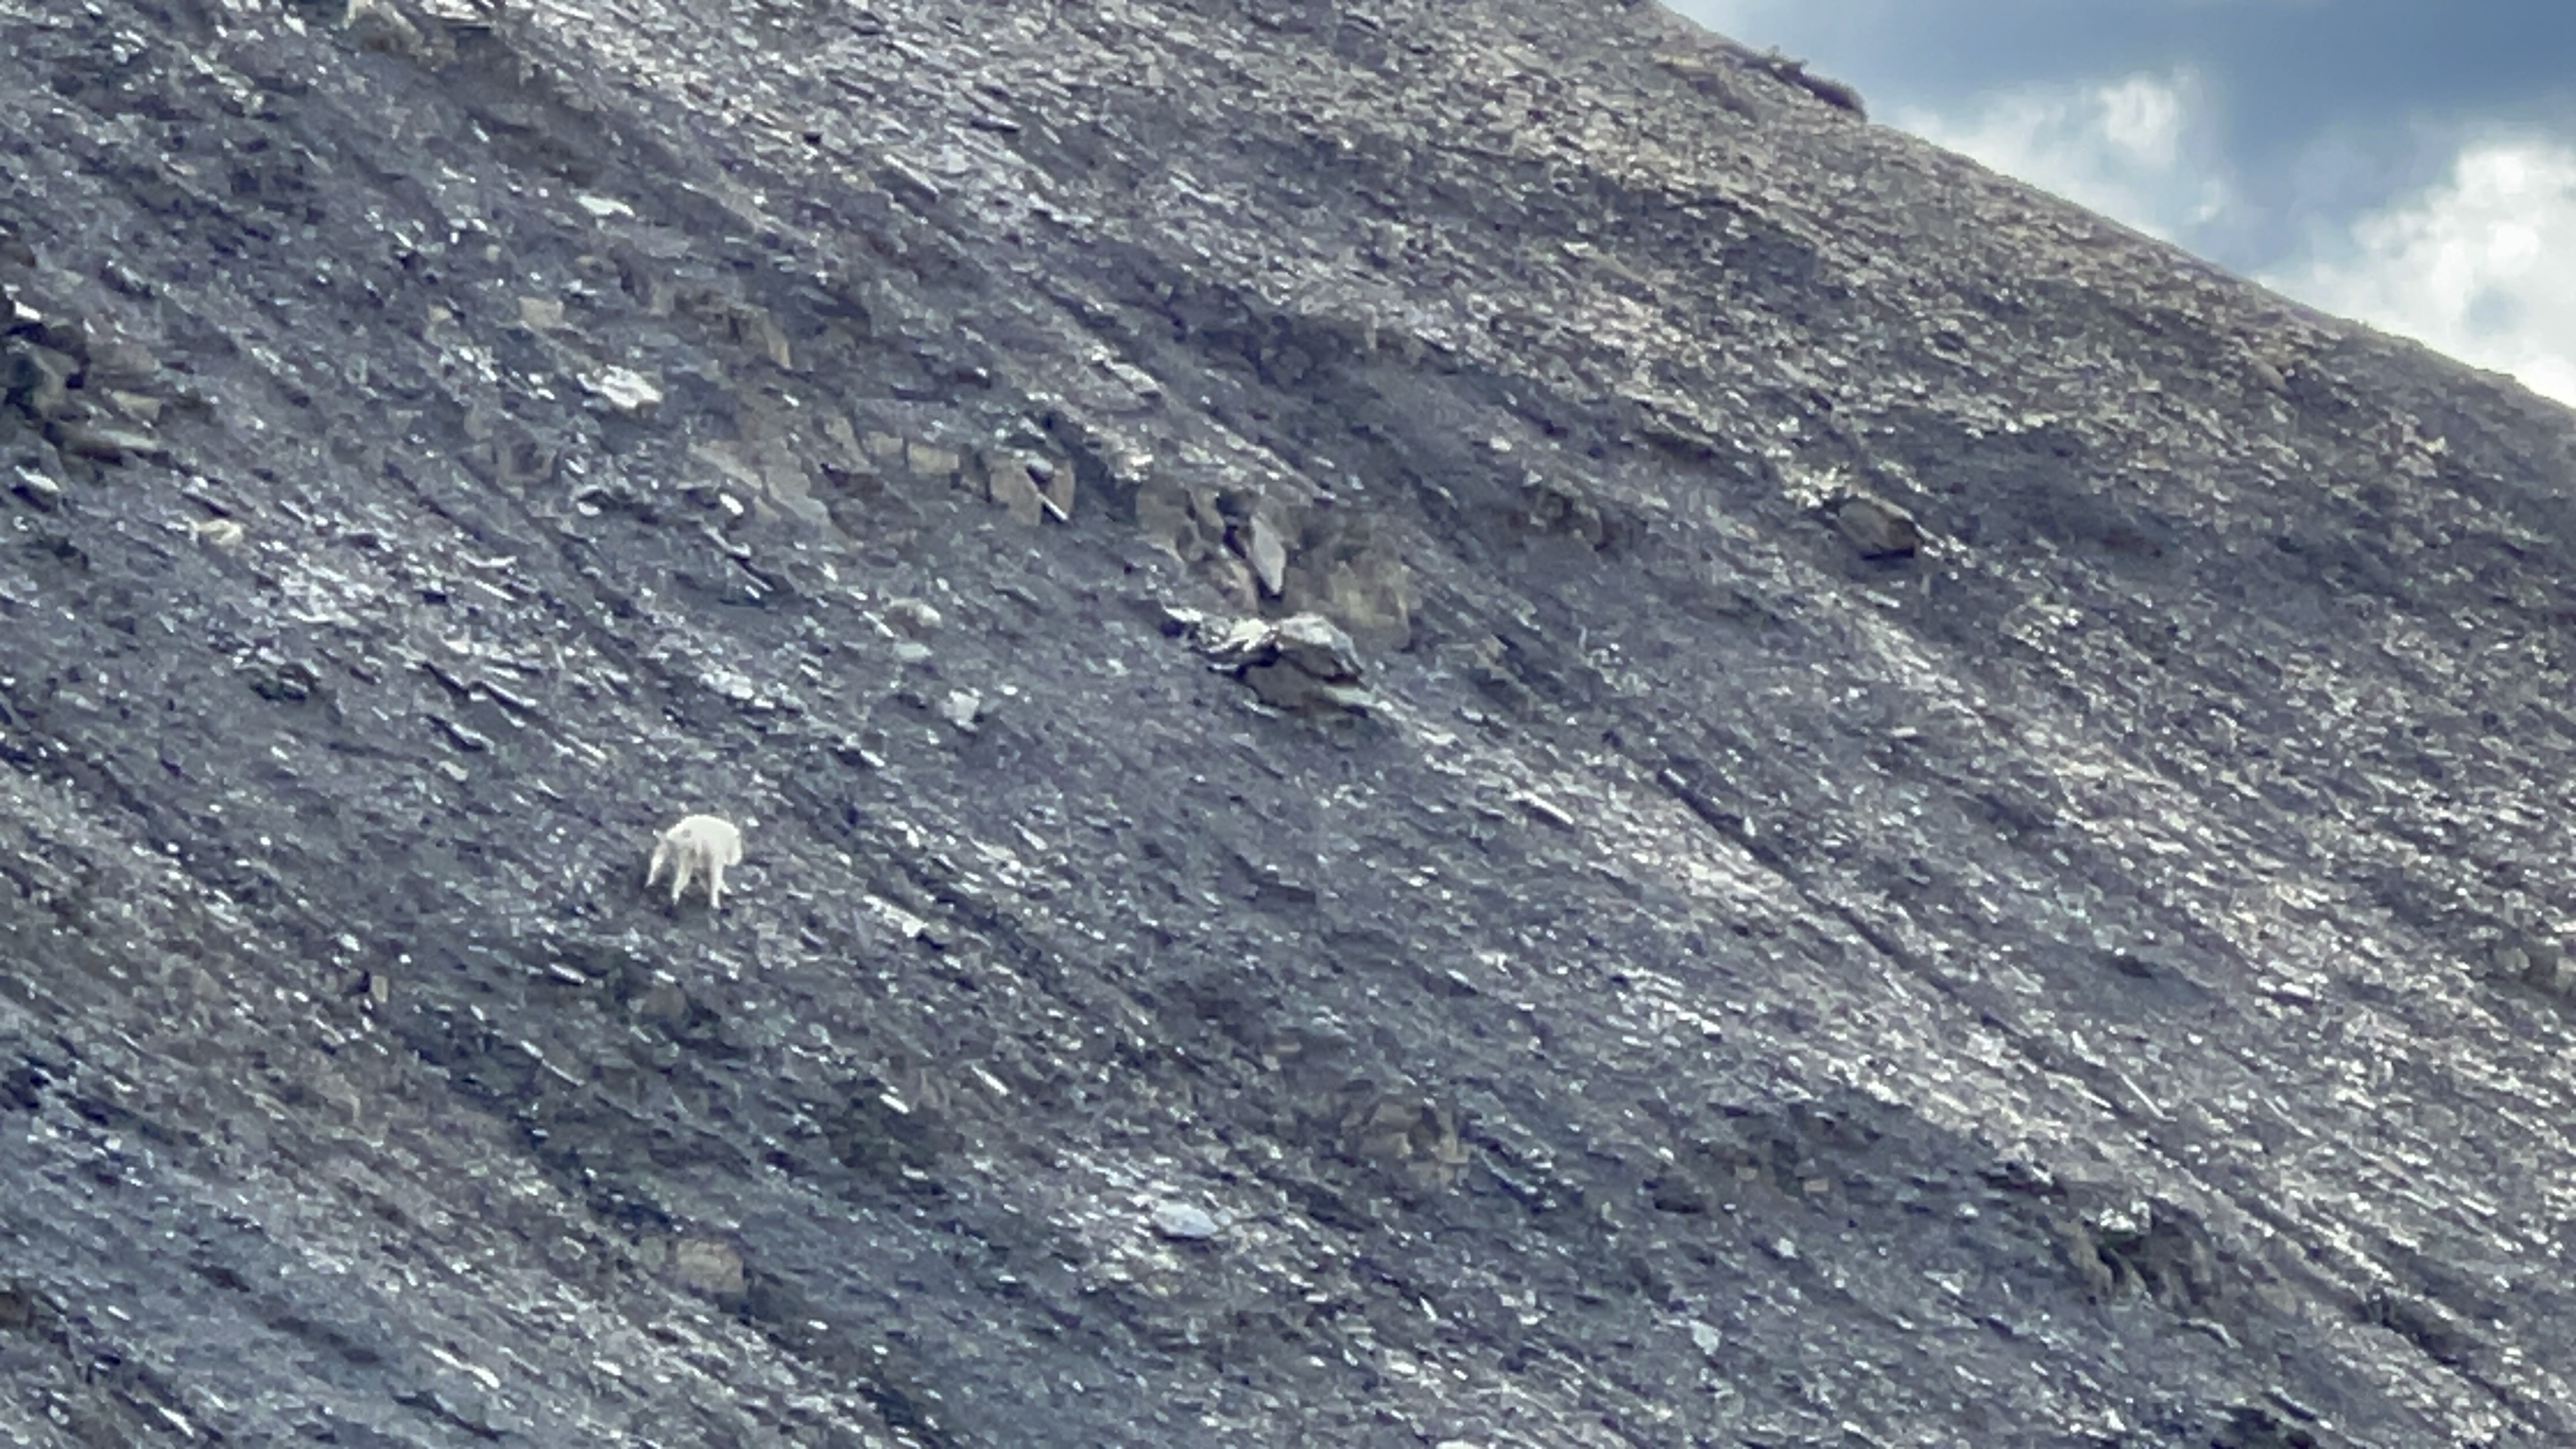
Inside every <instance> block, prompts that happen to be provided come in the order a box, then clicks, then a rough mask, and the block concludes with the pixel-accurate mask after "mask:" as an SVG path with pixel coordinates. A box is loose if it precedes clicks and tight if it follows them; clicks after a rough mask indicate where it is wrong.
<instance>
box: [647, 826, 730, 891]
mask: <svg viewBox="0 0 2576 1449" xmlns="http://www.w3.org/2000/svg"><path fill="white" fill-rule="evenodd" d="M740 864H742V832H741V831H739V830H736V829H734V828H733V824H732V822H730V821H726V820H719V819H717V818H716V817H715V816H713V815H684V816H682V817H681V818H680V823H679V824H677V825H674V826H672V827H671V828H670V829H668V830H665V831H663V832H662V843H661V844H660V845H657V846H655V847H653V868H652V869H651V870H650V871H648V872H646V873H645V876H644V884H645V886H646V887H647V888H648V889H649V888H650V887H651V886H652V885H653V883H654V882H655V881H658V880H660V879H661V878H662V872H663V871H664V870H666V869H667V870H669V871H670V872H671V904H672V905H675V906H676V905H678V904H679V903H680V892H682V891H684V890H687V889H688V888H689V882H690V881H692V880H695V879H697V878H698V877H699V876H701V875H703V876H705V877H706V880H707V909H708V910H711V911H712V910H718V909H721V908H722V907H723V905H724V872H725V867H726V866H729V865H740Z"/></svg>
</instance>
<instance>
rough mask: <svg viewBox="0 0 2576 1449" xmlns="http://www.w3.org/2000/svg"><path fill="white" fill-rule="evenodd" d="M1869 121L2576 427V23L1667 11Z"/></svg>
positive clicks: (2273, 3) (2240, 13)
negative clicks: (2420, 351)
mask: <svg viewBox="0 0 2576 1449" xmlns="http://www.w3.org/2000/svg"><path fill="white" fill-rule="evenodd" d="M1667 3H1669V4H1671V5H1672V7H1673V8H1674V9H1676V10H1679V11H1680V12H1681V13H1683V14H1685V15H1688V16H1690V17H1691V18H1692V19H1694V20H1697V21H1699V22H1700V23H1701V24H1703V25H1706V26H1708V27H1709V28H1710V29H1712V30H1716V31H1718V32H1720V33H1722V34H1725V35H1728V36H1731V37H1733V38H1734V39H1737V40H1740V41H1743V42H1744V43H1746V44H1748V45H1751V46H1753V47H1755V48H1756V49H1767V48H1770V47H1773V46H1777V47H1778V48H1780V49H1781V50H1783V51H1786V52H1788V53H1789V54H1791V55H1794V56H1798V57H1801V58H1803V59H1805V60H1807V61H1808V62H1809V63H1810V64H1811V65H1812V66H1813V67H1814V69H1815V70H1816V71H1818V72H1819V73H1821V74H1824V75H1829V76H1832V77H1835V78H1836V79H1839V80H1844V81H1849V82H1851V83H1852V84H1853V85H1855V86H1856V87H1858V88H1859V90H1860V93H1861V96H1862V98H1863V99H1864V100H1866V101H1867V102H1868V104H1869V111H1870V117H1871V119H1873V120H1877V121H1883V122H1886V123H1888V124H1891V125H1895V126H1899V127H1902V128H1904V129H1906V130H1908V131H1912V132H1915V133H1916V134H1918V135H1921V136H1924V137H1926V138H1928V139H1930V140H1932V141H1934V142H1937V143H1938V144H1940V145H1943V146H1946V147H1948V148H1950V149H1951V150H1954V151H1961V152H1965V153H1966V154H1968V155H1970V156H1973V157H1975V158H1976V159H1977V160H1979V161H1981V162H1983V163H1985V164H1986V165H1988V166H1990V167H1992V168H1994V169H1995V170H1997V171H2001V172H2004V173H2006V174H2008V175H2011V176H2016V177H2019V178H2020V179H2022V180H2024V181H2029V182H2032V183H2034V184H2036V185H2039V186H2042V187H2045V188H2046V189H2048V190H2050V191H2054V192H2057V193H2058V194H2060V195H2062V196H2066V197H2069V198H2071V199H2073V200H2075V201H2077V202H2080V203H2082V204H2083V205H2085V206H2088V207H2090V208H2092V209H2093V210H2095V211H2099V212H2102V213H2104V214H2105V215H2108V216H2111V217H2114V218H2116V219H2118V220H2120V221H2122V222H2125V223H2127V224H2128V225H2130V226H2133V227H2136V228H2138V229H2139V230H2141V231H2145V232H2148V233H2151V234H2153V235H2156V236H2160V237H2163V238H2165V239H2167V240H2169V241H2172V242H2174V243H2176V244H2177V245H2180V246H2182V247H2185V248H2187V249H2189V250H2191V251H2193V252H2195V253H2197V254H2199V255H2201V256H2203V257H2207V258H2208V259H2210V260H2211V261H2214V262H2217V263H2218V264H2220V265H2221V266H2224V267H2227V268H2229V269H2230V270H2232V271H2235V272H2238V273H2240V274H2242V275H2245V276H2249V277H2252V278H2254V279H2256V280H2257V281H2260V282H2262V283H2264V284H2265V285H2267V286H2270V287H2273V288H2275V289H2277V290H2279V291H2281V292H2283V293H2286V294H2288V295H2290V296H2292V297H2296V298H2298V299H2299V300H2301V301H2303V302H2306V303H2309V304H2310V305H2312V306H2316V307H2319V308H2322V309H2324V310H2326V311H2329V312H2335V313H2339V314H2341V315H2344V316H2347V317H2353V318H2357V319H2359V320H2361V321H2364V322H2368V323H2370V324H2371V325H2373V326H2376V327H2379V328H2381V329H2383V330H2385V331H2389V332H2394V333H2399V334H2402V335H2404V336H2408V337H2413V338H2417V339H2419V340H2421V341H2423V342H2425V343H2427V344H2429V345H2431V346H2433V347H2436V348H2439V349H2440V350H2442V351H2444V352H2448V353H2450V354H2452V355H2453V356H2455V357H2459V358H2461V359H2462V360H2464V361H2467V362H2470V363H2473V364H2475V365H2477V366H2480V367H2486V368H2492V369H2495V370H2497V371H2500V372H2508V373H2511V374H2513V375H2514V376H2516V377H2517V378H2519V379H2521V381H2522V382H2523V384H2524V385H2525V386H2527V387H2529V388H2531V389H2532V390H2533V391H2534V392H2538V393H2541V394H2543V395H2544V396H2548V397H2552V398H2555V399H2557V400H2558V401H2560V402H2562V403H2567V404H2569V405H2571V406H2576V0H1667Z"/></svg>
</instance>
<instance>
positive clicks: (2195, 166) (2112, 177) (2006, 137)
mask: <svg viewBox="0 0 2576 1449" xmlns="http://www.w3.org/2000/svg"><path fill="white" fill-rule="evenodd" d="M1894 120H1895V122H1896V124H1897V125H1899V126H1902V127H1904V128H1905V129H1907V130H1909V131H1912V132H1914V133H1915V134H1916V135H1919V136H1922V137H1924V138H1925V139H1926V140H1929V141H1931V142H1933V143H1934V144H1936V145H1941V146H1947V147H1949V148H1950V149H1951V150H1953V151H1960V152H1964V153H1966V154H1967V155H1969V156H1973V157H1975V158H1976V159H1977V160H1979V161H1981V162H1984V163H1985V164H1986V165H1988V166H1990V167H1992V168H1994V169H1995V170H1997V171H2000V172H2002V173H2004V174H2005V175H2007V176H2011V177H2015V178H2017V179H2019V180H2022V181H2027V182H2029V183H2030V184H2032V185H2034V186H2037V187H2040V188H2041V189H2043V190H2046V191H2053V192H2056V193H2057V194H2058V195H2060V196H2063V197H2066V198H2067V199H2068V200H2070V201H2074V202H2076V203H2078V204H2079V205H2083V206H2087V207H2090V208H2092V209H2093V210H2095V211H2098V212H2101V213H2102V214H2103V215H2105V216H2109V217H2112V218H2114V219H2116V220H2119V221H2121V222H2125V223H2126V224H2128V225H2130V226H2133V227H2136V228H2137V229H2139V230H2140V231H2143V232H2146V233H2148V234H2150V235H2152V236H2159V237H2165V238H2168V239H2172V240H2187V239H2188V238H2189V237H2190V235H2191V233H2192V232H2193V231H2195V230H2197V229H2199V228H2201V227H2204V226H2207V225H2208V224H2210V223H2211V222H2213V221H2215V220H2217V219H2218V218H2219V217H2220V216H2221V215H2222V214H2224V213H2225V212H2226V211H2227V209H2228V207H2229V205H2230V203H2231V197H2230V194H2229V188H2228V183H2227V180H2226V168H2225V167H2224V166H2223V165H2222V164H2221V163H2220V160H2219V148H2218V144H2217V137H2216V130H2215V128H2214V126H2212V124H2211V118H2210V116H2209V110H2208V105H2207V99H2206V96H2205V93H2204V87H2203V86H2202V84H2201V80H2200V77H2199V75H2198V74H2197V73H2195V72H2193V71H2190V70H2187V69H2181V70H2173V71H2168V72H2166V73H2164V74H2161V75H2155V74H2144V73H2142V74H2137V75H2130V76H2124V77H2122V78H2121V79H2118V80H2114V81H2108V82H2096V83H2088V84H2077V85H2027V86H2017V87H2015V88H2013V89H2011V90H2007V91H2002V92H1998V93H1994V94H1990V95H1987V96H1984V97H1981V98H1979V99H1978V100H1976V101H1975V102H1973V103H1971V107H1970V109H1969V110H1968V111H1967V112H1966V113H1965V114H1955V113H1943V112H1937V111H1928V110H1911V111H1906V112H1900V113H1899V114H1898V115H1896V116H1895V117H1894Z"/></svg>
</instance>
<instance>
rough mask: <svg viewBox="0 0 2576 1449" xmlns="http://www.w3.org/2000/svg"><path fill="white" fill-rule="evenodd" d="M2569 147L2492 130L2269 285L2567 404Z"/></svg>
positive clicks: (2571, 390)
mask: <svg viewBox="0 0 2576 1449" xmlns="http://www.w3.org/2000/svg"><path fill="white" fill-rule="evenodd" d="M2571 251H2576V148H2571V147H2569V146H2566V145H2563V144H2560V143H2557V142H2554V141H2550V140H2546V139H2542V138H2538V137H2509V136H2491V137H2488V138H2485V139H2482V140H2477V141H2473V142H2471V143H2469V144H2468V145H2466V146H2464V147H2462V148H2461V150H2460V153H2459V155H2458V157H2457V158H2456V159H2454V160H2453V162H2452V163H2451V169H2450V172H2449V174H2448V175H2447V176H2445V177H2444V178H2443V179H2442V180H2441V181H2439V182H2436V183H2435V184H2434V185H2432V186H2430V187H2427V188H2425V189H2424V190H2423V191H2421V192H2418V193H2416V194H2415V195H2413V196H2410V197H2407V198H2404V199H2402V200H2399V201H2396V202H2392V203H2391V204H2389V205H2388V206H2386V207H2384V208H2382V209H2380V210H2379V211H2376V212H2373V213H2370V214H2369V215H2366V216H2364V217H2362V218H2360V219H2359V220H2357V221H2355V222H2353V223H2352V224H2351V226H2350V229H2349V230H2348V231H2347V232H2345V233H2343V234H2342V235H2340V236H2337V237H2334V238H2332V239H2328V240H2322V241H2320V242H2319V243H2317V244H2314V245H2312V246H2311V247H2310V249H2309V254H2308V255H2307V256H2306V257H2304V258H2302V259H2301V260H2299V261H2298V262H2296V263H2295V264H2293V265H2292V266H2290V267H2287V268H2285V269H2281V270H2279V271H2276V272H2274V273H2271V274H2268V275H2266V276H2265V277H2264V279H2263V280H2264V281H2265V282H2267V283H2268V284H2270V285H2272V286H2274V287H2277V288H2279V289H2280V290H2282V291H2284V292H2287V293H2289V294H2290V295H2291V296H2294V297H2297V298H2299V299H2300V300H2302V301H2305V302H2307V303H2309V304H2311V305H2313V306H2317V307H2321V308H2324V309H2325V310H2327V311H2329V312H2335V313H2340V314H2342V315H2344V316H2347V317H2352V318H2356V319H2358V320H2360V321H2363V322H2368V323H2370V324H2371V325H2372V326H2375V327H2380V328H2383V329H2385V330H2387V331H2390V332H2396V333H2401V334H2403V335H2405V336H2409V337H2413V338H2415V339H2416V340H2418V341H2420V342H2423V343H2425V344H2426V345H2428V346H2431V347H2434V348H2438V349H2440V350H2441V351H2444V352H2447V353H2450V354H2451V355H2452V356H2454V357H2457V358H2460V359H2462V360H2463V361H2467V362H2470V363H2473V364H2475V365H2477V366H2480V367H2489V368H2494V369H2495V370H2497V371H2499V372H2509V373H2511V374H2513V375H2514V376H2515V377H2517V378H2519V379H2521V381H2522V383H2523V385H2524V386H2526V387H2529V388H2530V389H2531V390H2532V391H2534V392H2537V393H2540V394H2542V395H2543V396H2546V397H2551V398H2555V399H2557V400H2558V401H2560V402H2563V403H2568V404H2570V405H2576V272H2571V271H2570V269H2569V268H2567V267H2566V266H2565V265H2563V264H2553V262H2552V258H2553V257H2557V258H2563V257H2565V256H2567V255H2569V254H2570V252H2571Z"/></svg>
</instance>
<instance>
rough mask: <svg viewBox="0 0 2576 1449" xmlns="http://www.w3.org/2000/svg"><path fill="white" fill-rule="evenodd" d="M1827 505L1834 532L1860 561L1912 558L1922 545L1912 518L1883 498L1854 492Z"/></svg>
mask: <svg viewBox="0 0 2576 1449" xmlns="http://www.w3.org/2000/svg"><path fill="white" fill-rule="evenodd" d="M1826 506H1827V507H1828V508H1829V509H1830V510H1831V511H1832V515H1833V520H1834V529H1835V531H1836V532H1838V533H1840V534H1841V535H1842V536H1843V538H1844V540H1845V541H1846V542H1848V543H1850V544H1851V546H1852V547H1853V548H1854V549H1855V550H1857V551H1858V552H1859V554H1860V556H1861V557H1862V558H1866V559H1898V558H1912V557H1914V554H1915V551H1916V550H1918V549H1920V548H1921V547H1922V546H1923V528H1922V525H1920V524H1918V523H1916V522H1915V521H1914V515H1912V514H1910V513H1908V512H1906V511H1905V510H1904V509H1902V508H1899V507H1897V506H1896V505H1895V504H1893V503H1889V502H1887V501H1886V500H1884V499H1880V498H1873V497H1871V496H1870V495H1868V494H1866V493H1854V494H1850V495H1847V496H1845V497H1843V498H1841V499H1838V500H1836V501H1835V502H1833V503H1830V504H1828V505H1826Z"/></svg>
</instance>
